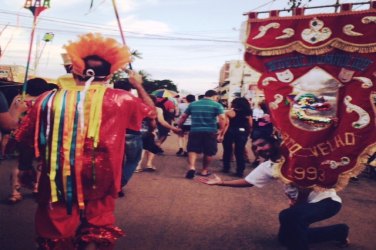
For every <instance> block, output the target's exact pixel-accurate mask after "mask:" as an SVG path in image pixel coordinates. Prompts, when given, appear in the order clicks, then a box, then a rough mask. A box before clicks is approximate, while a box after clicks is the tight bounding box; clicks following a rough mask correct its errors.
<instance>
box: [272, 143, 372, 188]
mask: <svg viewBox="0 0 376 250" xmlns="http://www.w3.org/2000/svg"><path fill="white" fill-rule="evenodd" d="M375 152H376V143H375V144H371V145H370V146H368V147H367V148H366V149H364V150H363V152H362V153H361V154H360V155H359V157H358V159H357V162H356V164H355V166H354V167H353V168H352V169H351V170H349V171H346V172H344V173H342V174H340V175H339V176H338V181H337V183H336V184H335V185H334V187H333V188H334V189H335V190H336V191H342V190H343V189H344V188H345V187H346V186H347V185H348V183H349V181H350V178H351V177H355V176H358V175H359V174H360V173H361V172H362V171H363V170H364V169H365V167H366V165H367V161H368V159H369V157H370V156H372V155H373V154H374V153H375ZM284 163H285V158H284V157H282V158H281V159H280V160H278V161H277V162H275V163H274V168H273V177H275V178H278V179H279V180H280V181H281V182H282V183H283V184H291V183H292V181H291V180H289V179H287V178H286V177H284V176H283V175H282V172H281V169H282V166H283V164H284ZM304 188H313V189H314V190H315V191H325V190H327V189H328V188H329V187H328V188H325V187H320V186H317V185H313V186H310V187H304Z"/></svg>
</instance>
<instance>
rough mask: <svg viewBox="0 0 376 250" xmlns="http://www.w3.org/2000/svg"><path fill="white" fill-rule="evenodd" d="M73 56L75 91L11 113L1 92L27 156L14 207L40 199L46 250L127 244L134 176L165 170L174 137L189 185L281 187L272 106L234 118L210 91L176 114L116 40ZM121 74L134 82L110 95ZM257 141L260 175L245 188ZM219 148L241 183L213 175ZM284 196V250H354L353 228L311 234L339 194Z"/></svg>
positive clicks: (242, 110)
mask: <svg viewBox="0 0 376 250" xmlns="http://www.w3.org/2000/svg"><path fill="white" fill-rule="evenodd" d="M65 49H66V50H67V53H68V56H69V57H70V59H71V60H72V65H71V67H69V70H70V71H71V72H70V73H71V74H72V77H73V80H74V82H75V84H74V85H70V86H65V87H62V88H59V89H54V90H49V89H48V88H47V87H45V85H46V82H43V81H41V80H43V79H37V80H33V81H31V80H30V81H29V82H28V84H27V91H26V96H25V95H19V96H17V97H15V98H14V101H13V102H12V104H11V105H10V107H8V104H7V102H6V100H5V97H4V95H2V94H1V92H0V127H1V128H2V129H3V130H5V131H14V132H13V137H14V140H15V141H17V144H18V149H19V150H18V151H19V156H18V157H19V164H18V166H17V169H15V171H13V177H12V185H11V192H10V193H11V194H10V198H9V200H10V201H11V202H12V203H16V202H18V201H20V200H21V199H22V194H21V192H20V188H21V187H22V186H25V187H29V188H31V189H32V190H33V192H34V193H35V197H36V200H37V203H38V208H37V211H36V215H35V227H36V233H37V235H38V238H37V243H38V245H39V248H38V249H68V250H69V249H113V247H114V244H115V241H116V240H117V239H118V238H119V237H121V236H123V235H124V233H123V231H122V230H121V229H120V228H118V227H116V226H115V216H114V209H115V199H116V198H118V197H122V196H124V195H125V189H126V185H127V183H128V182H129V181H130V180H131V177H132V174H133V173H134V172H141V171H156V170H157V169H156V167H155V164H154V163H153V160H154V159H155V157H158V155H159V154H163V153H164V150H163V144H164V143H166V138H167V137H168V136H169V134H171V133H172V132H173V133H176V134H177V135H178V144H177V145H176V148H177V149H178V151H177V153H176V155H178V156H187V157H188V164H187V171H186V173H185V176H184V177H185V178H187V179H196V180H198V181H200V182H202V183H205V184H209V185H220V186H233V187H251V186H256V187H263V186H265V185H266V184H267V183H268V182H269V181H270V180H273V179H276V177H275V175H274V174H273V168H274V167H275V166H276V165H277V164H278V161H279V157H280V154H279V141H278V137H276V135H275V133H274V132H273V125H272V123H271V119H270V115H269V113H268V110H267V106H266V105H265V103H263V102H254V103H252V102H251V101H252V100H249V99H247V98H244V97H238V98H235V99H233V100H232V102H231V105H230V107H228V108H227V109H225V107H224V106H223V105H222V104H221V103H219V102H218V101H219V99H218V98H219V96H218V93H217V92H216V91H215V90H208V91H206V92H205V93H204V95H203V96H200V97H198V100H197V101H196V97H195V96H194V95H187V96H186V97H182V98H181V99H180V100H179V101H180V103H179V104H178V105H177V104H176V103H175V102H174V101H173V100H171V99H169V98H163V97H161V98H157V97H155V96H153V95H148V94H147V93H146V91H145V90H144V89H143V87H142V77H141V76H140V75H139V74H137V73H135V72H134V71H132V70H128V69H126V68H125V66H126V65H127V64H128V63H129V62H130V60H131V55H130V52H129V50H128V48H127V47H126V46H122V45H120V44H118V43H117V42H116V41H115V40H114V39H111V38H105V37H103V36H101V35H99V34H86V35H83V36H81V37H80V39H79V40H78V41H76V42H70V43H69V44H68V45H66V46H65ZM119 70H121V71H124V72H126V73H127V75H128V76H127V77H126V78H125V77H124V78H120V79H118V80H117V81H116V82H115V84H114V88H110V87H108V85H107V82H108V81H109V79H110V78H111V77H112V75H113V74H115V73H117V72H118V71H119ZM35 88H36V89H37V90H38V91H35ZM132 88H133V89H135V91H136V92H137V96H135V95H133V94H132V93H131V89H132ZM22 116H23V117H22ZM249 141H251V142H252V149H253V154H254V155H255V157H254V158H255V160H254V161H253V167H254V168H255V169H254V170H253V171H251V173H250V174H248V175H247V176H246V177H244V178H243V176H244V170H245V167H246V162H247V160H248V159H249V155H250V154H251V153H250V152H248V150H247V147H246V144H247V143H248V142H249ZM218 144H219V145H220V144H222V146H223V155H222V160H223V169H222V171H223V173H230V171H231V162H232V159H233V156H234V157H235V160H236V169H235V171H234V175H236V176H237V177H240V178H241V179H237V180H223V179H222V178H220V177H218V176H217V175H216V174H214V173H213V172H212V171H211V169H210V164H211V162H212V160H213V156H215V155H216V154H217V152H218ZM200 154H202V155H203V160H202V167H201V168H200V170H197V169H198V166H197V158H198V157H199V155H200ZM143 158H145V159H144V160H143ZM35 160H37V163H38V164H37V167H36V166H34V165H33V162H34V161H35ZM143 162H146V163H145V165H144V166H143ZM184 177H182V178H184ZM30 183H31V184H30ZM285 192H286V194H287V196H288V197H289V198H290V201H291V202H290V207H289V208H287V209H285V210H283V211H281V213H280V214H279V220H280V231H279V241H280V242H281V243H282V244H283V245H284V246H286V247H287V248H288V249H296V250H300V249H308V245H309V244H310V243H312V242H320V241H329V240H333V241H337V242H338V243H339V244H340V245H342V246H344V245H347V244H348V242H349V241H348V232H349V228H348V226H347V225H346V224H337V225H333V226H328V227H320V228H318V227H316V228H311V227H310V224H312V223H314V222H316V221H321V220H324V219H327V218H330V217H332V216H334V215H335V214H337V213H338V211H339V210H340V208H341V198H340V197H339V196H338V195H337V193H336V192H335V191H334V189H327V190H324V191H317V190H312V189H301V188H299V187H297V186H294V185H293V184H292V185H288V186H286V187H285Z"/></svg>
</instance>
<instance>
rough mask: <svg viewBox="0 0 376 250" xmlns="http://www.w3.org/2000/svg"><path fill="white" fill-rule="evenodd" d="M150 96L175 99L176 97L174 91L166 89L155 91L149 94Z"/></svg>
mask: <svg viewBox="0 0 376 250" xmlns="http://www.w3.org/2000/svg"><path fill="white" fill-rule="evenodd" d="M151 94H152V95H154V96H156V97H175V96H177V95H178V93H176V92H175V91H172V90H168V89H157V90H154V91H153V92H151Z"/></svg>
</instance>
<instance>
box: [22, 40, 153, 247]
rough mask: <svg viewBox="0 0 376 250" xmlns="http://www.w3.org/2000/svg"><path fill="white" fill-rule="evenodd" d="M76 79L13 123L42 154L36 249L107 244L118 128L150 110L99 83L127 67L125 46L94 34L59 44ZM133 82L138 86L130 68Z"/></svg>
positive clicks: (118, 166) (115, 232)
mask: <svg viewBox="0 0 376 250" xmlns="http://www.w3.org/2000/svg"><path fill="white" fill-rule="evenodd" d="M65 49H66V50H67V53H68V55H69V57H70V59H71V60H72V73H73V77H74V79H75V81H76V86H71V87H67V88H65V89H60V90H57V91H50V92H47V93H45V94H43V95H42V96H40V97H39V98H38V99H37V100H36V103H35V105H34V106H33V108H32V110H31V111H30V113H29V114H28V116H26V117H25V122H24V123H23V126H22V127H21V128H20V130H21V132H20V133H19V140H20V141H30V140H32V141H33V142H34V146H35V153H36V156H39V157H40V158H41V159H42V169H41V177H40V183H39V190H38V197H37V202H38V208H37V211H36V215H35V224H36V225H35V227H36V233H37V235H38V239H37V242H38V245H39V248H38V249H65V250H71V249H106V250H108V249H113V247H114V243H115V241H116V240H117V239H118V238H119V237H121V236H123V235H124V233H123V231H122V230H121V229H120V228H118V227H116V226H115V216H114V210H115V199H116V198H117V197H118V193H119V191H120V179H121V172H122V161H123V156H124V145H125V131H126V128H129V127H132V126H131V124H132V123H140V122H141V120H142V119H143V118H144V117H146V116H148V115H150V114H151V113H153V112H155V111H154V108H153V107H151V106H148V105H146V104H144V103H143V102H142V101H141V100H140V99H139V98H136V97H135V96H133V95H132V94H130V93H129V92H126V91H124V90H120V89H112V88H108V87H107V86H106V83H107V82H108V80H109V79H110V77H111V75H112V74H113V73H114V72H116V71H117V70H119V69H122V68H124V67H125V66H126V64H127V63H129V62H130V60H131V54H130V52H129V49H128V48H127V47H126V46H123V45H121V44H119V43H118V42H116V40H114V39H112V38H105V37H103V36H102V35H100V34H86V35H82V36H81V37H80V39H79V40H78V41H77V42H70V43H69V44H68V45H66V46H65ZM129 76H130V81H131V82H132V83H133V85H134V86H137V87H141V82H139V81H138V80H137V78H136V77H135V74H134V73H133V72H131V73H130V74H129Z"/></svg>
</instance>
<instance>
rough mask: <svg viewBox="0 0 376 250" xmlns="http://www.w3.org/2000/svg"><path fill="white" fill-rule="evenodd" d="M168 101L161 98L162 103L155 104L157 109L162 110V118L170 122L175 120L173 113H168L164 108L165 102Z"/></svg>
mask: <svg viewBox="0 0 376 250" xmlns="http://www.w3.org/2000/svg"><path fill="white" fill-rule="evenodd" d="M167 101H169V100H168V98H167V97H165V98H163V100H162V101H160V102H158V103H157V104H156V106H157V107H159V108H161V109H162V110H163V118H164V119H165V120H166V121H167V122H169V123H170V122H171V121H172V120H174V118H175V113H174V112H170V111H168V110H167V109H166V107H165V105H164V104H165V102H167Z"/></svg>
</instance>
